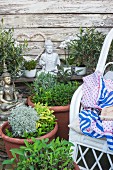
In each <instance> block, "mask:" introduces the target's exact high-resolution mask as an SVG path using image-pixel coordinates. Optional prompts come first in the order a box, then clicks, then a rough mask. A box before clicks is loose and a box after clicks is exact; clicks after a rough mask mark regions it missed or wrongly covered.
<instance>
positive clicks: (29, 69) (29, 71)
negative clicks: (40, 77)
mask: <svg viewBox="0 0 113 170" xmlns="http://www.w3.org/2000/svg"><path fill="white" fill-rule="evenodd" d="M23 66H24V68H25V72H24V73H25V77H28V78H31V77H35V75H36V66H37V61H36V60H33V59H31V60H28V61H27V60H25V61H24V65H23Z"/></svg>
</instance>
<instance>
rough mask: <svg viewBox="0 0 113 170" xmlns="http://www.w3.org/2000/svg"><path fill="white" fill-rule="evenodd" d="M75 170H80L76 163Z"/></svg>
mask: <svg viewBox="0 0 113 170" xmlns="http://www.w3.org/2000/svg"><path fill="white" fill-rule="evenodd" d="M74 167H75V168H74V170H80V168H79V166H78V165H77V164H76V163H75V162H74Z"/></svg>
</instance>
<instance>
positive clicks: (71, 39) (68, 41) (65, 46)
mask: <svg viewBox="0 0 113 170" xmlns="http://www.w3.org/2000/svg"><path fill="white" fill-rule="evenodd" d="M76 38H77V37H75V36H72V35H71V36H69V37H67V38H66V39H65V40H64V41H62V42H61V44H60V46H59V47H60V48H61V49H67V47H68V44H69V43H70V42H71V41H73V40H75V39H76Z"/></svg>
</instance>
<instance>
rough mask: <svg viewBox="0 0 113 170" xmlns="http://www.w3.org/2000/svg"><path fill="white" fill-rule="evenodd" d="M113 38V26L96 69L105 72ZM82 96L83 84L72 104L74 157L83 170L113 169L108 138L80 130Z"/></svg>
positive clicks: (71, 136)
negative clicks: (97, 136)
mask: <svg viewBox="0 0 113 170" xmlns="http://www.w3.org/2000/svg"><path fill="white" fill-rule="evenodd" d="M112 39H113V28H112V29H111V31H110V32H109V33H108V35H107V36H106V38H105V40H104V44H103V46H102V50H101V53H100V57H99V60H98V64H97V67H96V71H100V72H102V73H103V72H104V68H105V63H106V59H107V55H108V51H109V47H110V44H111V42H112ZM81 98H82V85H81V86H80V87H79V88H78V89H77V90H76V91H75V93H74V95H73V97H72V100H71V105H70V124H69V127H70V131H69V141H70V142H72V143H73V144H74V147H73V148H74V152H73V159H74V161H75V162H76V163H77V164H78V165H79V167H80V169H81V170H113V161H112V160H113V152H112V151H110V150H109V148H108V145H107V142H106V140H105V139H96V138H91V137H88V136H86V135H84V134H82V133H81V132H80V128H79V124H78V119H79V118H78V114H79V112H80V101H81ZM106 164H107V165H106Z"/></svg>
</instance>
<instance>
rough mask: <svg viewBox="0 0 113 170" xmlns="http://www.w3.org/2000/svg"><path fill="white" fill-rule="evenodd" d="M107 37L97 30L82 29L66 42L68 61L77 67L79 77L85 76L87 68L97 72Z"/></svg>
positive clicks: (109, 56) (111, 51)
mask: <svg viewBox="0 0 113 170" xmlns="http://www.w3.org/2000/svg"><path fill="white" fill-rule="evenodd" d="M105 36H106V35H104V34H103V33H102V32H99V31H98V30H97V29H96V28H86V29H83V28H82V27H81V28H80V29H79V33H77V34H76V36H73V38H72V37H71V39H70V38H69V40H68V41H66V42H65V45H63V47H64V49H67V50H68V56H67V60H69V62H70V63H71V64H72V65H75V66H76V67H75V71H76V73H77V75H81V74H82V73H83V74H85V72H84V71H86V68H87V69H89V70H91V72H92V71H94V70H95V68H96V65H97V62H98V59H99V55H100V52H101V48H102V45H103V42H104V39H105ZM63 43H64V42H63ZM112 47H113V43H112V44H111V48H110V50H109V54H108V61H111V59H112V57H113V50H112V49H113V48H112ZM80 67H81V68H80ZM83 67H85V70H83ZM77 70H80V71H77Z"/></svg>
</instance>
